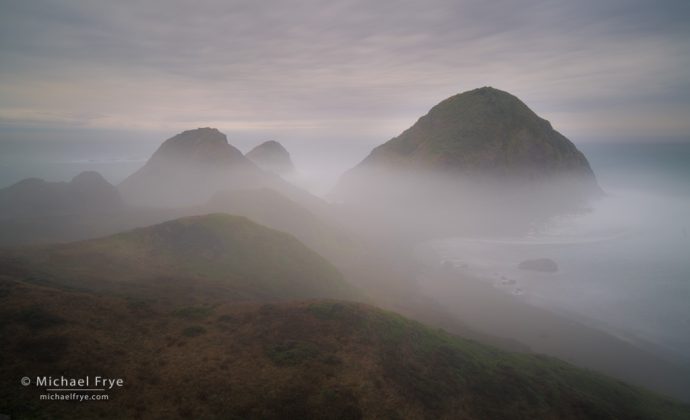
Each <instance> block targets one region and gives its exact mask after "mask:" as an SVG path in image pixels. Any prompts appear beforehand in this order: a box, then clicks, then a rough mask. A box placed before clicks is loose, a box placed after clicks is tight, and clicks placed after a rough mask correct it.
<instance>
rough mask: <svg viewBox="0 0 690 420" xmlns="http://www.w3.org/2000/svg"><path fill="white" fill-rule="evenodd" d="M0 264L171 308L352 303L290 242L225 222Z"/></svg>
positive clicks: (319, 264) (162, 227)
mask: <svg viewBox="0 0 690 420" xmlns="http://www.w3.org/2000/svg"><path fill="white" fill-rule="evenodd" d="M0 264H2V266H3V269H4V271H5V272H6V273H8V274H12V275H14V276H16V277H19V278H23V279H28V281H31V282H33V283H36V284H47V285H53V286H58V287H61V288H70V289H76V290H95V291H105V292H110V293H118V294H124V295H134V296H139V297H141V296H145V297H150V298H156V299H172V300H176V301H180V300H181V301H194V300H198V301H200V302H203V301H213V300H224V299H225V300H227V299H231V300H246V299H299V298H310V297H340V298H344V297H345V298H352V297H354V296H356V292H355V291H354V290H353V289H352V288H351V287H350V286H349V285H348V284H347V283H346V282H345V281H344V280H343V279H342V276H341V275H340V273H338V271H337V270H336V269H335V267H333V266H332V265H331V264H330V263H329V262H328V261H326V260H325V259H324V258H322V257H321V256H319V255H318V254H316V253H315V252H313V251H312V250H310V249H309V248H307V247H306V246H304V245H303V244H302V243H301V242H299V241H298V240H297V239H295V238H294V237H293V236H291V235H288V234H285V233H282V232H279V231H276V230H272V229H269V228H266V227H264V226H261V225H258V224H256V223H254V222H252V221H250V220H249V219H246V218H244V217H239V216H230V215H226V214H211V215H206V216H193V217H186V218H181V219H177V220H173V221H169V222H165V223H161V224H158V225H154V226H151V227H146V228H140V229H135V230H132V231H129V232H125V233H120V234H116V235H113V236H108V237H105V238H99V239H93V240H88V241H81V242H75V243H70V244H64V245H51V246H42V247H32V248H23V249H19V250H8V251H6V252H4V253H1V254H0Z"/></svg>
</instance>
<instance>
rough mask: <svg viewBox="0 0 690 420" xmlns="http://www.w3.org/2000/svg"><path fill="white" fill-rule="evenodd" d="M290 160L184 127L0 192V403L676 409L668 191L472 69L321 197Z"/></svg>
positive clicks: (493, 412)
mask: <svg viewBox="0 0 690 420" xmlns="http://www.w3.org/2000/svg"><path fill="white" fill-rule="evenodd" d="M391 134H393V133H391ZM6 151H7V152H8V155H9V154H10V153H9V148H8V149H7V150H6ZM616 153H617V152H616ZM297 154H299V152H297V153H295V152H293V153H291V152H290V151H288V148H286V147H284V145H283V144H281V143H280V142H278V141H273V140H271V141H267V142H263V143H261V144H260V145H258V146H256V147H255V148H253V149H252V150H250V151H249V152H247V153H243V152H242V151H240V149H238V148H237V147H236V146H234V145H233V138H232V137H231V138H230V139H228V136H226V134H224V133H223V132H221V131H219V130H218V129H216V128H211V127H206V128H192V127H190V129H189V130H187V131H183V132H181V133H179V134H176V135H174V136H172V137H171V138H169V139H167V140H165V141H164V142H162V144H159V145H157V148H156V150H155V152H154V153H153V154H152V155H150V156H147V157H146V161H145V162H141V164H139V163H138V161H137V163H136V165H137V166H138V167H137V168H136V170H133V171H130V169H131V167H132V165H131V162H130V163H128V164H127V166H126V171H123V176H122V177H120V178H117V177H109V178H106V177H105V176H103V175H102V174H101V173H99V172H97V171H94V170H88V171H83V172H81V173H78V174H74V176H70V177H69V179H45V180H44V179H41V178H39V177H31V178H27V179H22V180H20V181H18V182H12V183H11V185H8V186H4V188H2V189H0V245H1V246H2V248H0V337H2V351H1V352H0V418H6V417H9V418H13V419H14V418H37V419H38V418H65V419H71V418H90V419H97V418H132V419H134V418H156V419H170V418H199V419H201V418H218V419H254V418H256V419H278V418H281V419H282V418H288V419H307V418H323V419H359V418H367V419H369V418H381V419H408V418H409V419H417V418H419V419H504V418H511V419H512V418H521V419H542V418H544V419H581V418H582V419H585V418H587V419H588V418H598V419H609V418H610V419H687V418H690V407H689V406H688V402H690V358H688V350H689V349H690V336H689V335H688V331H690V311H688V307H687V299H688V297H689V296H690V285H688V284H687V279H688V278H690V277H689V276H690V268H689V267H688V261H690V260H689V259H688V258H687V257H688V254H687V252H688V249H690V247H689V246H688V245H689V241H690V239H689V238H688V235H687V231H686V229H687V228H690V226H688V225H687V215H688V214H690V205H689V204H688V203H690V200H688V195H685V193H684V192H683V193H675V194H672V195H669V197H672V198H663V199H661V198H660V197H661V196H660V195H654V194H651V195H650V194H648V191H647V190H645V191H644V192H641V191H642V190H631V189H630V188H628V186H626V185H623V186H621V184H620V183H619V182H618V180H620V179H624V180H625V179H626V178H627V177H626V176H625V175H624V174H626V172H624V171H625V170H627V169H625V170H623V172H616V173H613V172H615V165H613V164H610V163H609V162H607V161H606V159H607V158H609V157H610V156H611V154H608V155H607V154H606V153H604V152H602V151H600V150H592V152H591V153H589V152H587V153H583V152H582V151H581V150H580V149H578V148H577V147H576V146H575V145H574V144H573V143H572V142H571V141H570V140H569V139H567V138H566V137H565V136H563V135H562V134H560V133H559V132H558V131H557V130H556V129H555V128H554V127H552V125H551V123H550V122H549V121H547V120H545V119H543V118H541V117H539V116H538V115H537V114H536V113H534V112H533V111H532V110H531V109H530V108H529V107H528V106H527V105H526V104H525V103H523V102H522V101H521V100H520V99H518V98H517V97H516V96H514V95H512V94H510V93H508V92H505V91H502V90H499V89H495V88H491V87H482V88H478V89H473V90H469V91H466V92H464V93H460V94H457V95H454V96H451V97H449V98H447V99H445V100H443V101H441V102H440V103H438V104H437V105H435V106H434V107H433V108H431V109H430V110H429V111H428V113H426V114H425V115H423V116H421V117H420V118H419V119H418V120H417V121H416V122H415V123H414V124H413V125H412V126H411V127H409V128H408V129H407V130H405V131H403V132H402V133H400V134H399V135H397V136H396V137H393V138H392V139H390V140H389V141H382V142H381V143H380V145H379V146H377V147H375V148H374V149H373V150H371V151H370V153H369V154H368V155H367V156H366V158H364V159H363V160H361V161H360V162H359V163H358V164H356V165H354V166H353V167H351V168H350V169H349V170H347V171H346V172H345V173H342V174H338V177H337V182H334V185H333V186H332V188H329V190H328V191H327V192H325V193H323V194H321V193H319V194H315V193H313V192H310V191H311V190H310V188H309V184H308V182H305V178H308V176H307V175H305V173H303V172H301V168H300V165H299V163H298V162H297V161H293V157H294V155H297ZM338 154H339V151H338V150H336V149H335V148H334V149H333V150H332V155H333V156H334V157H330V158H332V159H337V156H338ZM671 154H672V155H673V154H675V155H677V154H678V153H676V152H674V153H671ZM642 155H647V156H649V153H647V152H643V153H642ZM590 157H591V162H596V165H594V164H591V162H590V160H589V159H588V158H590ZM324 159H326V158H325V157H324ZM41 165H43V166H45V165H46V164H45V163H41ZM104 167H105V166H104ZM123 167H124V166H123ZM72 168H76V166H74V167H72ZM599 168H601V172H600V171H599ZM109 170H112V167H111V168H110V169H109ZM124 172H126V173H124ZM621 174H623V175H621ZM310 176H312V177H317V178H318V177H327V176H330V175H329V174H326V173H325V172H324V173H318V174H316V175H314V174H311V175H310ZM681 178H682V177H681ZM113 179H116V180H117V181H113ZM685 182H687V179H685ZM680 184H681V185H683V182H681V183H680ZM663 197H666V196H663ZM669 203H670V204H669ZM49 388H55V389H53V390H52V391H50V390H49ZM49 391H50V392H53V393H60V392H70V393H73V392H77V393H81V394H88V396H87V397H82V399H81V400H78V401H63V400H46V399H43V398H41V395H43V394H46V393H48V392H49ZM103 392H106V393H107V401H98V400H96V398H92V396H93V395H96V394H99V393H103Z"/></svg>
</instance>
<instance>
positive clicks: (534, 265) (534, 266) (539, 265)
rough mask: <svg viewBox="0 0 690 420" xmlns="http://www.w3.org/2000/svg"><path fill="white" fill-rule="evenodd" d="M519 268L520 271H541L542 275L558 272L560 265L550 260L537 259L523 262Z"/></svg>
mask: <svg viewBox="0 0 690 420" xmlns="http://www.w3.org/2000/svg"><path fill="white" fill-rule="evenodd" d="M518 268H519V269H520V270H530V271H539V272H542V273H555V272H557V271H558V264H556V262H555V261H554V260H552V259H550V258H537V259H534V260H525V261H523V262H521V263H520V264H519V265H518Z"/></svg>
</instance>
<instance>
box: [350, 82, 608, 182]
mask: <svg viewBox="0 0 690 420" xmlns="http://www.w3.org/2000/svg"><path fill="white" fill-rule="evenodd" d="M375 165H383V166H392V167H396V168H416V169H433V170H442V171H453V172H461V173H465V174H475V175H476V174H483V175H490V176H496V177H515V176H519V177H526V178H541V177H546V176H550V175H571V176H575V177H579V178H581V179H582V180H583V182H586V183H589V184H591V185H592V188H596V181H595V178H594V174H593V172H592V169H591V168H590V166H589V163H588V162H587V159H586V158H585V156H584V155H583V154H582V153H581V152H580V151H579V150H578V149H577V148H576V147H575V145H574V144H573V143H572V142H571V141H570V140H568V139H567V138H566V137H564V136H563V135H562V134H560V133H559V132H558V131H556V130H554V129H553V127H552V126H551V124H550V123H549V122H548V121H546V120H545V119H542V118H540V117H539V116H538V115H537V114H535V113H534V112H533V111H532V110H531V109H529V108H528V107H527V105H525V104H524V103H523V102H522V101H520V100H519V99H518V98H516V97H515V96H513V95H511V94H509V93H507V92H504V91H501V90H498V89H494V88H491V87H483V88H479V89H475V90H471V91H468V92H464V93H461V94H458V95H455V96H452V97H450V98H448V99H446V100H444V101H442V102H441V103H439V104H438V105H436V106H434V107H433V108H432V109H431V110H430V111H429V113H428V114H426V115H425V116H423V117H421V118H420V119H419V120H418V121H417V122H416V123H415V124H414V125H413V126H412V127H410V128H409V129H407V130H405V131H404V132H403V133H402V134H400V135H399V136H398V137H395V138H393V139H391V140H390V141H388V142H386V143H384V144H382V145H381V146H379V147H377V148H375V149H374V150H373V151H372V152H371V154H370V155H369V156H368V157H367V158H366V159H364V161H363V162H362V163H361V164H360V165H359V167H366V166H375Z"/></svg>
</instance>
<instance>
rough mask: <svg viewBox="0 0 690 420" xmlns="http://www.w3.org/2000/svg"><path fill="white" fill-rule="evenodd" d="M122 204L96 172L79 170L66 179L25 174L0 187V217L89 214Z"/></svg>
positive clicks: (113, 189)
mask: <svg viewBox="0 0 690 420" xmlns="http://www.w3.org/2000/svg"><path fill="white" fill-rule="evenodd" d="M123 207H124V204H123V201H122V198H121V197H120V194H119V193H118V191H117V189H116V188H115V187H114V186H113V185H111V184H110V183H109V182H108V181H106V180H105V178H103V177H102V176H101V175H100V174H99V173H97V172H82V173H80V174H79V175H77V176H75V177H74V178H73V179H72V180H71V181H70V182H47V181H44V180H42V179H38V178H28V179H25V180H22V181H19V182H18V183H16V184H14V185H12V186H10V187H7V188H5V189H2V190H0V218H2V219H26V218H32V217H47V216H63V215H92V214H103V213H113V212H117V211H120V210H122V208H123Z"/></svg>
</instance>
